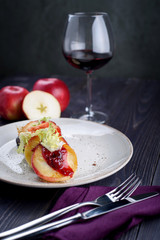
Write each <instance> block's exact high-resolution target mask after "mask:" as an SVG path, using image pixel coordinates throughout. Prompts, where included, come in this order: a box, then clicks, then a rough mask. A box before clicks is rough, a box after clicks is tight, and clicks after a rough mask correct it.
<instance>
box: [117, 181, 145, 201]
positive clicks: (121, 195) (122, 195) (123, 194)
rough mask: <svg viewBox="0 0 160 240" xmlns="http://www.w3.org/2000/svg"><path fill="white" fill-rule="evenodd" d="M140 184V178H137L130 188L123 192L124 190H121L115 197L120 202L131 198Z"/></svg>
mask: <svg viewBox="0 0 160 240" xmlns="http://www.w3.org/2000/svg"><path fill="white" fill-rule="evenodd" d="M140 183H141V181H140V180H139V178H136V179H135V180H134V181H133V182H132V183H131V184H130V185H129V186H128V187H126V188H125V190H123V189H124V188H123V189H120V190H119V191H118V192H116V194H114V195H113V197H114V198H117V199H118V200H119V199H124V198H126V197H129V196H130V195H131V194H132V193H133V192H134V190H135V189H136V188H137V187H138V186H139V184H140Z"/></svg>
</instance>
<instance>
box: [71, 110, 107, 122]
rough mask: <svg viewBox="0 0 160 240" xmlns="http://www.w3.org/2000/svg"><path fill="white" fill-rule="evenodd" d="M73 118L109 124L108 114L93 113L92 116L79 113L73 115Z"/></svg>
mask: <svg viewBox="0 0 160 240" xmlns="http://www.w3.org/2000/svg"><path fill="white" fill-rule="evenodd" d="M72 118H78V119H81V120H86V121H93V122H97V123H102V124H103V123H107V122H108V115H107V114H106V113H103V112H99V111H95V112H91V113H90V114H89V113H87V112H84V113H82V112H81V113H77V114H74V115H72Z"/></svg>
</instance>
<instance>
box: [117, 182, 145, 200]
mask: <svg viewBox="0 0 160 240" xmlns="http://www.w3.org/2000/svg"><path fill="white" fill-rule="evenodd" d="M140 184H141V180H139V181H138V182H137V183H136V184H135V186H134V187H133V188H132V189H131V190H130V191H129V192H128V193H127V194H126V195H124V196H123V197H122V198H121V199H124V198H127V197H129V196H130V195H131V194H132V193H133V192H134V191H135V190H136V188H137V187H138V186H139V185H140Z"/></svg>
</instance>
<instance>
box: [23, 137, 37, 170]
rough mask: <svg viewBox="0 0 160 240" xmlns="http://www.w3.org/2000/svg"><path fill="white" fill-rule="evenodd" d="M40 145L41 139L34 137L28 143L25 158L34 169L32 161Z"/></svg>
mask: <svg viewBox="0 0 160 240" xmlns="http://www.w3.org/2000/svg"><path fill="white" fill-rule="evenodd" d="M39 143H40V139H39V137H38V136H34V137H32V138H31V139H30V140H29V141H28V143H27V145H26V146H25V149H24V156H25V159H26V161H27V162H28V164H29V166H30V167H32V164H31V159H32V155H33V152H34V149H35V148H36V146H37V145H38V144H39Z"/></svg>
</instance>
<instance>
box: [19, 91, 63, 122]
mask: <svg viewBox="0 0 160 240" xmlns="http://www.w3.org/2000/svg"><path fill="white" fill-rule="evenodd" d="M22 109H23V112H24V114H25V116H26V117H27V118H28V119H31V120H32V119H40V118H42V117H51V118H59V117H60V115H61V108H60V104H59V102H58V101H57V99H56V98H55V97H54V96H53V95H51V94H50V93H47V92H43V91H40V90H35V91H31V92H30V93H28V94H27V95H26V96H25V98H24V100H23V105H22Z"/></svg>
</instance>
